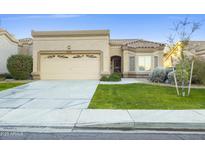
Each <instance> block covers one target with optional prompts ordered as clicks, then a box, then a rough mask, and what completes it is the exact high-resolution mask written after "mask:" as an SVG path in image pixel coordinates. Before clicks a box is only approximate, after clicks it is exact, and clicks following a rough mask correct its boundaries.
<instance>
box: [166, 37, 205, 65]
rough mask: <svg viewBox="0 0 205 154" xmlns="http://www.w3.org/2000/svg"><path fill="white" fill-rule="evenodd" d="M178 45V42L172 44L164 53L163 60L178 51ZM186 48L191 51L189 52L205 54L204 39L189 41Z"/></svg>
mask: <svg viewBox="0 0 205 154" xmlns="http://www.w3.org/2000/svg"><path fill="white" fill-rule="evenodd" d="M178 46H180V43H177V45H176V46H174V47H173V48H172V49H171V50H170V51H169V52H167V53H166V54H164V61H166V60H167V59H168V58H169V57H170V56H172V55H173V54H174V53H175V52H177V51H178ZM187 49H189V51H192V52H190V53H191V54H196V55H205V41H190V42H189V44H188V46H187Z"/></svg>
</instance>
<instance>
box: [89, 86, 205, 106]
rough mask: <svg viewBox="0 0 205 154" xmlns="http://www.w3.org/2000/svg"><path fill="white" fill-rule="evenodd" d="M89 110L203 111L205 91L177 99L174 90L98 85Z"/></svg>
mask: <svg viewBox="0 0 205 154" xmlns="http://www.w3.org/2000/svg"><path fill="white" fill-rule="evenodd" d="M89 108H91V109H205V89H192V91H191V96H190V97H179V96H177V95H176V91H175V88H172V87H164V86H158V85H147V84H127V85H99V86H98V88H97V90H96V92H95V94H94V96H93V98H92V101H91V103H90V105H89Z"/></svg>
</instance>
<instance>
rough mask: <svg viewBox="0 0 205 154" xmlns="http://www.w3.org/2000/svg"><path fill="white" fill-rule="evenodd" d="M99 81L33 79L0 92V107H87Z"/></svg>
mask: <svg viewBox="0 0 205 154" xmlns="http://www.w3.org/2000/svg"><path fill="white" fill-rule="evenodd" d="M98 83H99V81H94V80H59V81H56V80H55V81H43V80H40V81H34V82H31V83H29V84H26V85H23V86H20V87H16V88H13V89H9V90H6V91H2V92H0V109H68V108H69V109H83V108H87V107H88V105H89V102H90V100H91V98H92V96H93V94H94V92H95V90H96V88H97V85H98Z"/></svg>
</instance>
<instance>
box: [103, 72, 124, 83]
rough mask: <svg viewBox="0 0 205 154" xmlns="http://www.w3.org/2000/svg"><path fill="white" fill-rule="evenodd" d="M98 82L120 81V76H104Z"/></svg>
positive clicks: (116, 74)
mask: <svg viewBox="0 0 205 154" xmlns="http://www.w3.org/2000/svg"><path fill="white" fill-rule="evenodd" d="M100 81H121V74H120V73H112V74H111V75H104V76H102V77H101V79H100Z"/></svg>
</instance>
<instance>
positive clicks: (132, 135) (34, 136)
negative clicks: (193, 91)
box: [0, 131, 205, 140]
mask: <svg viewBox="0 0 205 154" xmlns="http://www.w3.org/2000/svg"><path fill="white" fill-rule="evenodd" d="M0 139H1V140H204V139H205V132H186V133H184V132H157V131H154V132H152V131H147V132H145V131H141V132H140V131H137V132H135V131H132V132H129V131H128V132H123V131H100V132H97V131H89V132H86V131H84V132H79V131H77V132H62V133H38V132H12V131H11V132H9V131H1V132H0Z"/></svg>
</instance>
